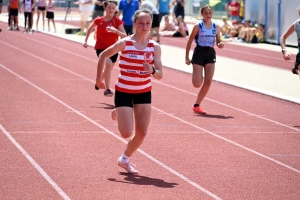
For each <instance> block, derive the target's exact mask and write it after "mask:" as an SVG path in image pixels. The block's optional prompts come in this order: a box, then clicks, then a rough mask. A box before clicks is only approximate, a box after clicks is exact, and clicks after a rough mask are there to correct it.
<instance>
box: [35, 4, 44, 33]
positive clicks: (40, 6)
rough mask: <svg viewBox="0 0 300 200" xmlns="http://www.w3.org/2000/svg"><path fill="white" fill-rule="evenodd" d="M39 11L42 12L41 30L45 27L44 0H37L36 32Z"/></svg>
mask: <svg viewBox="0 0 300 200" xmlns="http://www.w3.org/2000/svg"><path fill="white" fill-rule="evenodd" d="M41 12H42V20H43V30H44V29H45V14H46V0H38V5H37V18H36V32H38V24H39V19H40V14H41Z"/></svg>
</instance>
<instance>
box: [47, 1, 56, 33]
mask: <svg viewBox="0 0 300 200" xmlns="http://www.w3.org/2000/svg"><path fill="white" fill-rule="evenodd" d="M54 10H55V3H54V2H53V1H52V0H49V2H48V5H47V12H46V18H47V19H48V32H50V21H52V23H53V27H54V33H56V27H55V21H54Z"/></svg>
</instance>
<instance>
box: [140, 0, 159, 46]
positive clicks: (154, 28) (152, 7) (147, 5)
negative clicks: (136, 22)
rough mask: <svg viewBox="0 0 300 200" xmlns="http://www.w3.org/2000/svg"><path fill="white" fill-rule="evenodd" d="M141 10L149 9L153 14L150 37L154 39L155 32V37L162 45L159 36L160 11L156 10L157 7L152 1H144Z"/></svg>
mask: <svg viewBox="0 0 300 200" xmlns="http://www.w3.org/2000/svg"><path fill="white" fill-rule="evenodd" d="M140 9H148V10H150V11H151V12H152V15H153V21H152V27H151V30H150V37H151V38H153V35H154V34H153V32H155V35H156V38H157V40H156V42H157V43H160V35H159V34H158V33H159V24H160V21H159V12H158V10H157V9H156V7H155V5H154V4H153V3H152V2H151V1H150V0H143V1H142V2H141V6H140Z"/></svg>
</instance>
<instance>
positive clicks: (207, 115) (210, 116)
mask: <svg viewBox="0 0 300 200" xmlns="http://www.w3.org/2000/svg"><path fill="white" fill-rule="evenodd" d="M196 116H199V117H206V118H217V119H232V118H234V117H232V116H224V115H211V114H207V113H206V114H196Z"/></svg>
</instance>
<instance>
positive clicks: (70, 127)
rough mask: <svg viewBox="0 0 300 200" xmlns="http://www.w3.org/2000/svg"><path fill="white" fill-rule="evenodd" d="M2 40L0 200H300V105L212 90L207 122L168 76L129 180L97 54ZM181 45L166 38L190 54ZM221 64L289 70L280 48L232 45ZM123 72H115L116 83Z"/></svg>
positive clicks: (42, 37)
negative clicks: (99, 80)
mask: <svg viewBox="0 0 300 200" xmlns="http://www.w3.org/2000/svg"><path fill="white" fill-rule="evenodd" d="M0 27H1V28H2V29H5V28H6V25H4V23H0ZM5 33H6V34H4V32H3V33H2V34H1V35H0V46H1V47H0V49H1V50H0V51H1V54H0V141H1V145H0V167H1V170H0V185H1V186H0V199H149V200H150V199H151V200H152V199H189V200H192V199H197V200H199V199H253V200H254V199H255V200H257V199H289V200H296V199H299V196H300V122H299V113H300V106H299V104H295V103H291V102H288V101H284V100H280V99H277V98H273V97H270V96H267V95H263V94H259V93H255V92H251V91H249V90H245V89H241V88H237V87H233V86H229V85H226V84H223V83H219V82H215V81H214V82H213V84H212V86H211V89H210V91H209V93H208V95H207V96H206V98H205V100H204V101H203V104H202V107H203V108H204V109H205V110H206V111H207V115H197V114H194V113H193V112H192V105H193V103H194V101H195V99H196V95H197V92H198V89H196V88H193V86H192V83H191V74H188V73H184V72H180V71H177V70H174V69H170V68H166V67H165V68H164V77H163V79H162V80H160V81H157V80H153V82H152V83H153V96H152V98H153V99H152V101H153V103H152V117H151V123H150V127H149V133H148V135H147V137H146V140H145V142H144V143H143V145H142V146H141V148H140V149H139V150H138V151H137V152H136V153H135V154H134V155H133V156H132V158H131V161H132V162H133V163H134V164H136V165H137V169H138V170H139V171H140V175H130V174H127V173H125V172H124V170H123V169H121V168H120V167H118V166H117V158H118V157H119V156H120V155H121V153H122V152H123V150H124V149H125V146H126V142H127V141H126V140H124V139H122V138H121V136H120V134H119V132H118V127H117V123H116V122H115V121H112V120H111V118H110V113H111V111H112V109H113V108H114V105H113V98H108V97H104V96H103V90H99V91H96V90H94V82H95V76H96V64H97V56H96V53H95V51H94V50H93V48H91V47H90V48H88V49H84V48H83V47H82V46H81V45H80V44H78V43H75V42H72V41H68V40H64V39H60V38H56V37H53V36H49V35H46V34H42V33H38V34H34V35H28V34H22V33H18V32H10V34H7V32H5ZM176 40H177V39H175V38H163V42H164V43H165V44H168V45H174V44H177V45H176V46H179V47H181V48H184V46H183V45H182V44H184V42H185V41H186V40H185V39H182V40H181V41H182V42H177V41H176ZM234 52H239V54H238V57H236V56H237V55H236V54H234ZM244 52H247V53H248V54H245V53H244ZM249 52H250V53H251V52H253V55H252V56H251V57H249ZM163 53H164V52H163ZM257 54H263V55H265V56H268V57H273V58H274V59H265V58H263V57H259V56H256V55H257ZM217 55H221V56H226V57H230V58H232V59H239V60H245V61H249V62H253V63H256V64H262V65H268V66H272V67H274V68H275V67H276V68H284V69H286V70H290V66H289V67H286V62H285V61H283V60H282V61H281V60H276V59H275V58H278V57H279V55H280V54H278V53H274V52H272V51H267V50H255V49H253V48H248V47H247V46H236V45H230V44H228V45H227V46H226V49H224V50H222V51H219V50H217ZM182 56H184V55H182ZM182 60H183V59H182ZM118 73H119V70H118V65H117V64H116V65H115V67H114V69H113V70H112V85H113V83H114V82H115V81H116V79H117V76H118Z"/></svg>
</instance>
